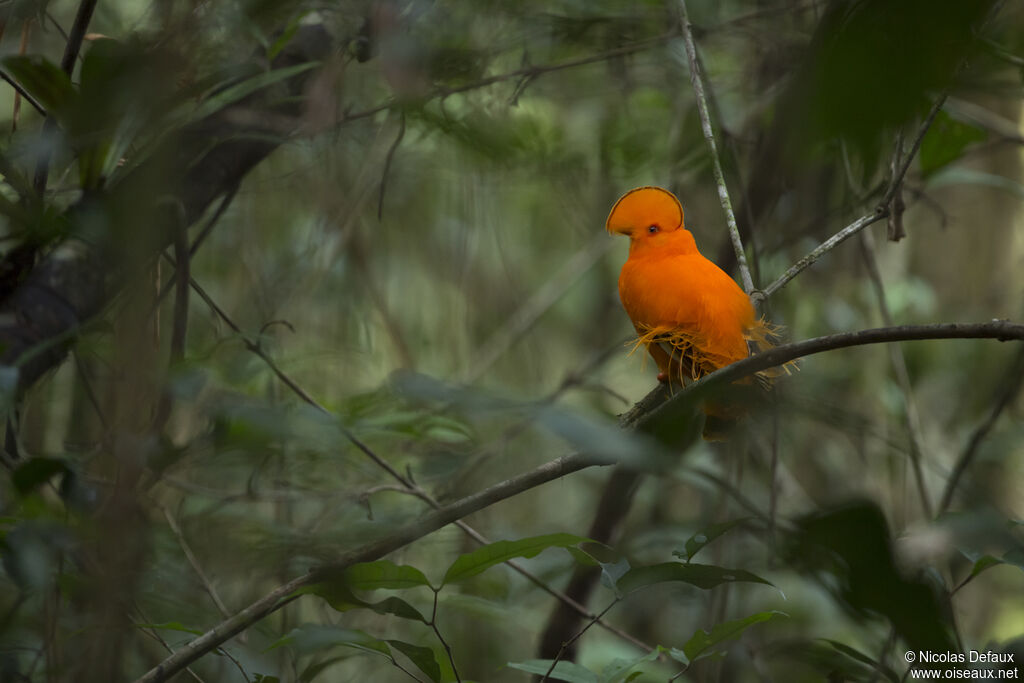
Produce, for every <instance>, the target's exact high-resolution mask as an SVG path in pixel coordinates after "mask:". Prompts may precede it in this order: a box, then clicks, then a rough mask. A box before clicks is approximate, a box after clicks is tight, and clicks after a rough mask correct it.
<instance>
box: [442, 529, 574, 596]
mask: <svg viewBox="0 0 1024 683" xmlns="http://www.w3.org/2000/svg"><path fill="white" fill-rule="evenodd" d="M586 540H587V539H585V538H582V537H581V536H574V535H573V534H547V535H544V536H532V537H530V538H522V539H520V540H518V541H496V542H494V543H488V544H487V545H485V546H482V547H480V548H477V549H476V550H474V551H473V552H471V553H466V554H465V555H460V556H459V558H458V559H456V560H455V562H453V563H452V566H450V567H448V571H447V572H446V573H445V575H444V580H443V581H442V582H441V585H447V584H449V583H455V582H456V581H464V580H466V579H468V578H470V577H472V576H476V575H477V574H479V573H481V572H483V571H486V570H487V569H490V568H491V567H493V566H494V565H496V564H501V563H502V562H506V561H508V560H511V559H513V558H516V557H533V556H535V555H537V554H538V553H540V552H541V551H542V550H546V549H548V548H566V547H569V546H574V545H576V544H577V543H583V542H584V541H586Z"/></svg>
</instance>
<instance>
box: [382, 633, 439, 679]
mask: <svg viewBox="0 0 1024 683" xmlns="http://www.w3.org/2000/svg"><path fill="white" fill-rule="evenodd" d="M387 642H388V643H389V644H390V645H391V647H393V648H395V649H396V650H398V651H399V652H401V653H402V654H403V655H405V656H406V657H408V658H409V661H411V662H412V663H413V664H415V665H416V667H417V668H418V669H419V670H420V671H422V672H423V673H425V674H426V675H427V676H429V677H430V680H432V681H434V683H440V681H441V667H440V666H439V665H438V663H437V659H436V658H435V657H434V651H433V650H431V649H430V648H429V647H422V646H420V645H413V644H411V643H406V642H404V641H401V640H389V641H387Z"/></svg>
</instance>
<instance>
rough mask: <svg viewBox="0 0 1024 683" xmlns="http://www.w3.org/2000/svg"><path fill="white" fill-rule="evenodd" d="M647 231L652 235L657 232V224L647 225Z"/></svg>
mask: <svg viewBox="0 0 1024 683" xmlns="http://www.w3.org/2000/svg"><path fill="white" fill-rule="evenodd" d="M647 232H649V233H651V234H652V235H653V234H654V233H656V232H658V226H657V225H649V226H647Z"/></svg>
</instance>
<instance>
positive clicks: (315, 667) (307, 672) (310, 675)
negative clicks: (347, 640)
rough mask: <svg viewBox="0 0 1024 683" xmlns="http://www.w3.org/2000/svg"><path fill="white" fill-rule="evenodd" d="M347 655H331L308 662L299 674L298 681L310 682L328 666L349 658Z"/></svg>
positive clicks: (302, 682) (301, 682) (300, 682)
mask: <svg viewBox="0 0 1024 683" xmlns="http://www.w3.org/2000/svg"><path fill="white" fill-rule="evenodd" d="M349 656H351V655H342V656H340V657H331V658H329V659H325V660H323V661H322V662H314V663H313V664H310V665H309V666H307V667H306V668H305V669H304V670H303V671H302V673H300V674H299V683H312V681H313V680H315V679H316V677H317V676H319V675H320V674H322V673H323V672H324V671H326V670H327V669H328V668H330V667H332V666H334V665H335V664H337V663H338V662H343V661H345V660H346V659H348V658H349Z"/></svg>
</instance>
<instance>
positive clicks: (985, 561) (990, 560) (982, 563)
mask: <svg viewBox="0 0 1024 683" xmlns="http://www.w3.org/2000/svg"><path fill="white" fill-rule="evenodd" d="M998 564H1003V560H1000V559H999V558H998V557H992V556H991V555H982V556H981V557H979V558H978V559H977V561H975V563H974V566H973V567H971V573H970V574H969V575H968V577H967V578H968V579H973V578H974V577H976V576H977V575H978V574H981V573H982V572H983V571H985V570H986V569H991V568H992V567H995V566H996V565H998Z"/></svg>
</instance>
